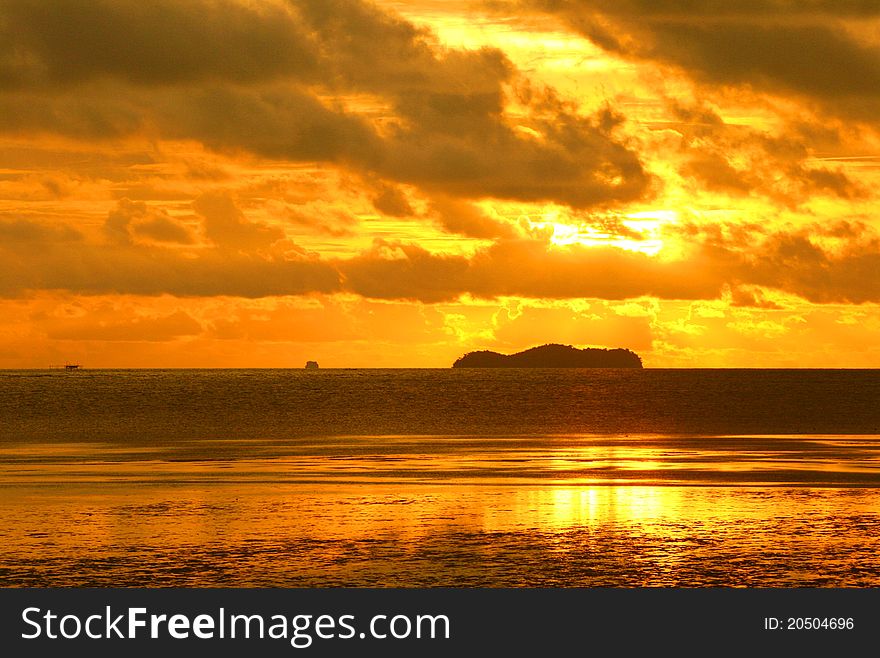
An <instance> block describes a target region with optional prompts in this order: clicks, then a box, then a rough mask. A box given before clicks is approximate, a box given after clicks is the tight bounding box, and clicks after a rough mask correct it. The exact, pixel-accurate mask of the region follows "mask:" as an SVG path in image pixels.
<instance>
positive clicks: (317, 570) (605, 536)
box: [0, 369, 880, 587]
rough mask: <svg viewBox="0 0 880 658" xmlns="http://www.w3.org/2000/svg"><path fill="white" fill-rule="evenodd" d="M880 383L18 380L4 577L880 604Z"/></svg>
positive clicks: (2, 467)
mask: <svg viewBox="0 0 880 658" xmlns="http://www.w3.org/2000/svg"><path fill="white" fill-rule="evenodd" d="M878 536H880V371H874V370H653V369H645V370H602V369H583V370H580V369H575V370H568V369H561V370H542V369H503V370H494V369H474V370H452V369H448V370H428V369H420V370H310V371H306V370H164V371H162V370H116V371H113V370H82V371H74V372H66V371H50V370H33V371H0V585H2V586H6V587H10V586H194V587H220V586H228V587H239V586H241V587H245V586H248V587H257V586H279V587H322V586H371V587H373V586H397V587H423V586H446V587H468V586H490V587H503V586H549V587H593V586H603V587H607V586H611V587H630V586H659V587H697V586H733V587H737V586H746V587H790V586H811V587H814V586H819V587H826V586H827V587H867V586H871V587H876V586H880V551H877V543H876V538H877V537H878Z"/></svg>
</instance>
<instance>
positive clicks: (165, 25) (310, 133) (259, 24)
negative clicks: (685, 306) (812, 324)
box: [0, 0, 650, 213]
mask: <svg viewBox="0 0 880 658" xmlns="http://www.w3.org/2000/svg"><path fill="white" fill-rule="evenodd" d="M0 26H2V28H0V30H2V32H3V34H2V35H0V36H3V37H5V38H4V39H2V40H0V43H2V45H0V130H2V131H5V132H11V133H16V134H23V135H30V134H33V133H41V132H42V133H54V134H62V135H67V136H73V137H76V138H80V139H113V138H118V137H121V136H125V135H130V134H146V135H150V136H155V137H158V138H160V139H161V138H170V139H195V140H198V141H200V142H202V143H203V144H205V145H207V146H208V147H210V148H213V149H217V150H223V151H231V152H236V151H244V152H249V153H253V154H256V155H259V156H263V157H268V158H273V159H279V160H292V161H310V162H313V161H317V162H330V163H334V164H337V165H340V166H342V167H345V168H347V169H349V170H352V171H355V172H359V173H361V174H365V175H367V176H377V177H379V178H381V179H384V180H386V181H388V182H389V183H394V182H400V183H409V184H412V185H415V186H417V187H419V188H422V189H424V190H427V191H429V192H431V193H432V194H436V193H444V194H452V195H455V196H462V197H468V198H484V197H499V198H510V199H517V200H523V201H557V202H561V203H566V204H569V205H572V206H577V207H586V206H590V205H595V204H612V203H617V202H624V201H630V200H634V199H638V198H640V197H642V196H644V195H645V194H646V192H647V191H648V188H649V183H650V178H649V176H648V174H646V172H645V171H644V169H643V168H642V165H641V162H640V161H639V158H638V157H637V155H636V154H635V153H634V152H633V151H631V150H630V149H629V148H627V147H626V146H624V145H623V144H622V143H621V142H620V141H619V140H618V139H616V138H615V137H614V135H613V134H612V130H613V126H611V125H608V124H607V123H606V122H605V121H604V117H603V116H598V117H595V118H588V117H583V116H581V115H580V114H579V113H578V111H577V110H576V108H573V107H572V106H568V105H565V104H563V103H560V102H558V101H556V100H555V99H554V97H553V94H552V92H550V91H546V92H543V94H542V93H537V92H536V93H533V94H532V95H531V96H530V97H529V98H528V99H524V98H519V100H520V102H523V101H524V100H525V102H524V103H523V104H524V105H525V106H526V108H527V111H526V114H525V116H524V117H522V119H517V120H518V121H519V122H520V123H521V124H522V126H524V127H526V128H528V129H530V130H531V131H532V133H527V132H524V131H521V130H519V129H518V128H517V126H514V125H512V124H511V122H510V120H509V118H508V117H507V116H506V115H505V113H504V108H505V105H506V102H507V99H508V97H509V96H510V94H512V93H514V92H513V91H512V90H513V89H515V88H518V87H522V86H523V82H524V80H523V78H522V76H521V74H520V73H519V72H518V71H517V70H516V68H515V67H514V66H513V64H512V63H511V62H510V61H509V60H508V59H507V57H506V56H505V55H504V54H503V53H502V52H501V51H499V50H497V49H492V48H483V49H479V50H462V49H451V48H446V47H443V46H441V45H440V44H439V43H438V42H437V41H436V39H435V38H434V37H433V36H432V34H431V33H430V32H428V31H427V30H425V29H422V28H417V27H415V26H414V25H413V24H411V23H409V22H408V21H406V20H404V19H402V18H400V17H398V16H395V15H392V14H390V13H387V12H384V11H382V10H380V9H379V8H377V7H376V6H374V5H372V4H369V3H366V2H362V1H360V0H320V1H318V0H291V1H290V2H287V3H282V2H280V1H279V2H264V3H247V2H244V1H243V0H241V1H234V0H222V1H218V2H213V1H212V2H209V1H208V0H194V1H193V2H188V3H180V2H171V1H170V0H162V1H160V2H155V3H142V2H134V1H133V0H123V1H120V2H111V1H110V0H78V1H76V2H74V0H52V1H46V0H40V1H37V0H10V2H7V3H3V4H2V6H0ZM352 94H355V95H357V94H362V95H366V96H368V97H371V98H376V99H379V100H380V101H381V102H382V103H383V104H384V106H385V107H387V108H388V110H387V116H384V117H383V120H384V123H383V125H382V127H381V129H380V128H379V127H378V126H377V125H376V124H375V123H374V122H373V120H372V118H371V117H370V116H368V113H363V114H360V113H359V111H358V110H357V109H356V106H355V108H352V107H349V108H348V109H346V107H344V106H343V104H342V103H340V102H338V101H334V100H333V98H335V97H337V96H351V95H352ZM328 99H329V100H328ZM395 201H397V202H398V203H395ZM399 201H400V199H396V200H395V199H392V198H390V197H389V196H388V195H385V197H381V196H380V197H377V202H378V203H379V204H380V205H382V206H384V207H385V209H386V210H390V211H391V212H392V213H395V212H396V213H399V212H403V210H404V208H403V206H402V205H401V204H400V203H399Z"/></svg>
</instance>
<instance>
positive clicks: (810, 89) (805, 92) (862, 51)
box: [518, 0, 880, 121]
mask: <svg viewBox="0 0 880 658" xmlns="http://www.w3.org/2000/svg"><path fill="white" fill-rule="evenodd" d="M518 5H519V6H520V7H530V8H532V9H535V10H540V11H547V12H551V13H554V14H557V15H559V16H561V17H562V18H563V19H564V20H565V21H566V22H567V23H568V24H569V25H571V26H572V27H573V28H574V29H575V30H577V31H579V32H581V33H582V34H583V35H584V36H586V37H587V38H589V39H591V40H592V41H594V42H595V43H596V44H597V45H599V46H601V47H602V48H605V49H606V50H609V51H611V52H615V53H617V54H620V55H623V56H627V57H637V58H644V59H651V60H656V61H660V62H664V63H667V64H671V65H675V66H678V67H680V68H681V69H682V70H684V71H685V72H686V73H687V74H688V75H690V76H692V77H693V78H695V79H696V80H698V81H700V82H704V83H710V84H716V85H725V86H731V85H732V86H748V87H751V88H755V89H759V90H762V91H769V92H771V93H776V94H782V95H785V94H794V95H797V96H800V97H804V98H809V99H812V100H815V101H817V102H819V103H820V104H821V105H822V106H823V107H824V109H825V110H827V111H832V112H840V113H843V114H846V115H849V116H854V117H857V118H860V119H863V120H865V121H876V118H877V113H876V110H877V108H878V104H880V42H878V38H877V31H876V25H874V28H873V29H872V28H871V27H870V26H868V27H863V26H860V25H859V22H863V21H870V20H876V19H878V18H880V4H878V3H876V2H869V1H867V0H865V1H858V0H849V1H848V0H840V1H838V0H815V1H804V2H794V1H791V0H745V1H737V2H728V1H726V0H709V1H705V2H704V1H698V0H669V1H665V2H653V1H651V0H524V2H520V3H518Z"/></svg>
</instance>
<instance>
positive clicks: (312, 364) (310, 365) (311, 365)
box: [306, 361, 318, 370]
mask: <svg viewBox="0 0 880 658" xmlns="http://www.w3.org/2000/svg"><path fill="white" fill-rule="evenodd" d="M317 369H318V362H317V361H306V370H317Z"/></svg>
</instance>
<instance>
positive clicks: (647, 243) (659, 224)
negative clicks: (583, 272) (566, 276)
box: [529, 210, 678, 256]
mask: <svg viewBox="0 0 880 658" xmlns="http://www.w3.org/2000/svg"><path fill="white" fill-rule="evenodd" d="M677 221H678V213H676V212H675V211H674V210H645V211H641V212H634V213H628V214H626V215H623V216H622V217H617V216H610V217H598V218H591V221H583V220H578V218H575V217H571V216H566V215H564V214H563V213H562V212H561V211H558V210H552V211H549V212H545V213H544V214H543V215H542V216H541V218H540V219H539V220H529V227H530V228H531V229H533V230H537V231H543V232H546V233H548V234H549V240H550V242H551V243H552V244H554V245H556V246H568V245H573V244H578V245H583V246H586V247H609V246H610V247H617V248H619V249H625V250H627V251H635V252H639V253H643V254H647V255H649V256H656V255H657V254H658V253H659V252H660V251H661V250H662V249H663V247H664V241H663V238H662V230H663V227H664V225H666V224H671V223H672V224H674V223H676V222H677Z"/></svg>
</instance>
